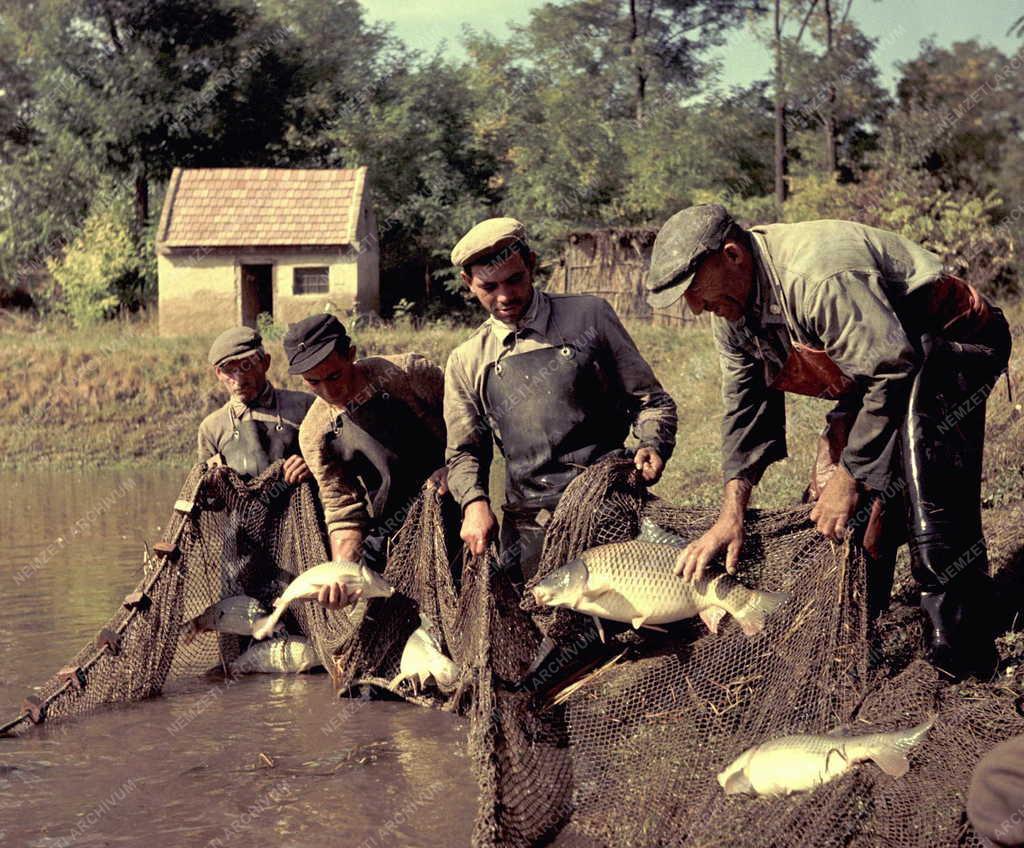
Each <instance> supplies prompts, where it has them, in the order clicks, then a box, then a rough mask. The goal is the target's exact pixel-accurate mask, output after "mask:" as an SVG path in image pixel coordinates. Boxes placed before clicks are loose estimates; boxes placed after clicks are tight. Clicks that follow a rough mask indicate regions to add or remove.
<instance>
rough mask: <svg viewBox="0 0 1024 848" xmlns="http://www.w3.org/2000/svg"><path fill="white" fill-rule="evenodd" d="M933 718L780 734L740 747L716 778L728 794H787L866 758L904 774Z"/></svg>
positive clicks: (897, 774)
mask: <svg viewBox="0 0 1024 848" xmlns="http://www.w3.org/2000/svg"><path fill="white" fill-rule="evenodd" d="M934 721H935V719H934V718H931V719H929V720H928V721H925V722H922V723H921V724H919V725H917V726H916V727H911V728H910V729H908V730H896V731H893V732H891V733H867V734H862V735H860V736H848V735H845V734H844V733H842V732H841V731H833V732H831V733H827V734H823V735H811V734H805V735H796V736H783V737H781V738H779V739H773V740H771V741H770V742H764V743H762V744H760V745H755V746H754V747H753V748H749V749H747V750H746V751H744V752H743V753H742V754H740V755H739V756H738V757H737V758H736V759H735V760H733V762H732V763H731V764H730V765H729V766H728V767H727V768H726V769H725V770H724V771H722V772H721V773H720V774H719V775H718V783H719V784H720V785H721V787H722V788H723V789H724V790H725V794H726V795H738V794H741V793H745V794H748V795H767V796H770V797H777V796H780V795H790V794H792V793H794V792H805V791H807V790H808V789H815V788H817V787H818V786H823V785H824V784H826V783H828V782H829V781H830V780H835V779H836V778H837V777H839V776H840V775H841V774H844V773H846V772H847V771H849V770H850V769H851V768H853V766H854V764H856V763H861V762H864V761H865V760H873V761H874V762H875V763H876V764H877V765H878V767H879V768H880V769H882V771H884V772H885V773H886V774H888V775H890V776H892V777H903V775H905V774H906V773H907V770H908V769H909V768H910V763H909V761H908V760H907V751H909V750H910V749H911V748H913V747H915V746H916V745H919V744H920V743H921V742H922V741H923V740H924V738H925V736H926V735H927V733H928V731H929V730H930V729H931V727H932V724H933V723H934Z"/></svg>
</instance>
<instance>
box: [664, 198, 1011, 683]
mask: <svg viewBox="0 0 1024 848" xmlns="http://www.w3.org/2000/svg"><path fill="white" fill-rule="evenodd" d="M647 288H648V290H649V291H650V295H649V297H648V302H649V303H650V304H651V305H652V306H653V307H655V308H664V307H667V306H670V305H671V304H672V303H674V302H675V301H676V300H678V298H679V297H684V298H685V299H686V303H687V305H688V306H689V307H690V309H691V310H692V311H693V312H694V314H697V315H699V314H700V313H701V312H704V311H708V312H712V313H714V315H715V317H714V319H713V322H712V323H713V328H714V335H715V340H716V344H717V347H718V350H719V358H720V362H721V368H722V375H723V377H722V380H723V382H722V397H723V401H724V406H725V413H724V417H723V421H722V467H723V472H724V478H725V496H724V501H723V505H722V509H721V514H720V515H719V518H718V520H717V521H716V523H715V524H714V525H713V526H712V527H711V529H710V530H709V531H708V532H707V533H705V534H704V535H703V536H701V537H700V538H699V539H697V540H696V541H694V542H693V543H691V544H690V545H689V546H688V548H687V549H686V550H685V552H684V555H683V557H682V561H681V563H680V566H679V572H680V573H682V575H683V576H684V578H686V579H691V578H694V577H698V578H699V577H700V576H701V574H702V573H703V571H704V569H705V567H706V566H707V564H708V562H709V561H710V560H711V559H712V558H713V557H715V556H716V555H717V554H719V553H720V552H721V551H722V550H723V549H724V550H725V552H726V556H725V560H726V568H727V570H728V571H730V572H733V571H735V568H736V564H737V560H738V558H739V554H740V549H741V547H742V544H743V538H744V536H743V521H744V515H745V510H746V507H747V503H748V501H749V499H750V493H751V490H752V489H753V487H754V486H756V485H757V483H758V482H759V481H760V479H761V476H762V474H763V473H764V471H765V469H766V468H767V466H768V465H770V464H771V463H773V462H775V461H777V460H779V459H782V458H784V457H785V456H786V421H785V407H784V402H783V393H784V392H795V393H798V394H805V395H811V396H815V397H820V398H825V399H829V400H836V401H838V403H837V406H836V407H835V408H834V409H833V411H832V412H831V413H830V414H829V416H828V418H827V420H828V424H827V427H826V430H825V444H824V448H825V449H824V451H822V455H821V456H820V458H819V463H818V465H817V467H816V473H815V479H814V480H812V486H811V487H810V489H811V496H812V497H813V496H815V495H816V502H815V504H814V507H813V509H812V511H811V514H810V517H811V520H812V521H814V522H815V525H816V527H817V529H818V531H819V532H821V533H822V534H824V535H825V536H827V537H829V538H831V539H841V538H843V537H844V536H845V534H846V531H847V530H854V529H858V528H859V530H860V531H861V532H863V534H864V535H863V542H864V547H865V549H866V550H867V551H868V553H869V554H871V557H870V559H869V589H870V591H869V595H870V596H871V597H870V598H869V606H870V608H871V612H872V614H873V615H874V614H877V612H878V611H880V609H881V608H883V607H884V606H886V605H887V604H888V600H889V594H890V592H891V588H892V569H893V565H894V562H895V551H896V547H897V544H898V543H899V541H900V538H899V536H898V535H897V534H896V533H894V532H893V531H892V527H893V524H894V522H893V520H892V516H893V515H896V517H897V522H896V523H898V524H900V525H902V526H901V527H900V528H899V529H901V530H902V532H905V533H907V534H909V542H910V556H911V568H912V571H913V574H914V577H915V579H916V580H917V582H918V584H919V585H920V589H921V601H920V605H921V609H922V611H923V613H924V619H925V636H926V650H927V652H928V655H929V657H930V659H931V661H932V662H933V663H934V664H935V665H936V666H937V667H939V668H940V669H942V670H944V671H946V672H947V673H949V674H950V675H951V676H953V677H957V678H959V677H962V676H965V675H967V674H969V673H972V672H982V671H985V670H987V669H990V668H991V666H992V664H993V663H994V660H995V653H994V646H993V638H992V637H993V632H992V615H993V614H992V600H991V583H990V581H989V578H988V576H987V570H988V560H987V557H986V553H985V541H984V537H983V535H982V530H981V502H980V485H981V484H980V479H981V460H982V445H983V438H984V428H985V400H986V398H987V397H988V394H989V393H990V392H991V390H992V386H993V384H994V383H995V381H996V379H997V378H998V377H999V375H1000V374H1001V373H1002V371H1004V370H1005V368H1006V364H1007V361H1008V359H1009V354H1010V333H1009V328H1008V326H1007V323H1006V320H1005V318H1004V317H1003V314H1002V312H1000V310H999V309H996V308H995V307H993V306H992V305H991V304H989V303H988V302H987V301H986V300H985V299H984V298H983V297H982V296H981V295H979V294H978V292H977V291H975V289H974V288H973V287H971V286H970V285H968V284H967V283H965V282H963V281H962V280H960V279H958V278H956V277H953V276H950V275H949V274H946V273H945V272H944V270H943V267H942V262H941V260H940V259H939V257H938V256H936V255H935V254H933V253H930V252H928V251H927V250H924V249H923V248H921V247H919V246H918V245H916V244H914V243H913V242H910V241H908V240H907V239H905V238H902V237H901V236H898V235H896V234H894V233H890V232H885V231H883V230H878V229H874V228H872V227H867V226H863V225H861V224H856V223H853V222H849V221H810V222H807V223H800V224H771V225H767V226H757V227H753V228H751V229H749V230H747V229H743V228H741V227H740V226H739V225H737V224H736V223H735V221H734V220H733V219H732V217H731V216H730V215H729V213H728V212H727V211H726V210H725V209H724V208H723V207H722V206H719V205H716V204H710V205H702V206H693V207H690V208H688V209H684V210H682V211H681V212H678V213H677V214H675V215H673V216H672V217H671V218H670V219H669V220H668V221H667V222H666V224H665V225H664V227H662V229H661V231H660V232H659V233H658V237H657V239H656V241H655V243H654V249H653V253H652V257H651V270H650V275H649V277H648V280H647ZM904 503H905V519H906V520H905V522H903V521H900V520H899V519H900V516H899V512H902V511H903V508H904ZM886 506H889V507H890V509H884V507H886ZM896 506H899V507H900V509H898V510H897V509H893V508H891V507H896ZM858 507H860V509H859V510H858ZM869 517H870V519H871V520H870V521H869V520H867V519H868V518H869ZM865 525H866V528H865Z"/></svg>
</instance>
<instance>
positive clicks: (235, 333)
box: [210, 327, 263, 366]
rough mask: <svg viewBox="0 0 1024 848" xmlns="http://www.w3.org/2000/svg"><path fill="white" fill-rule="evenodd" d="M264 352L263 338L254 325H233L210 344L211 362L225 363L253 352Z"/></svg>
mask: <svg viewBox="0 0 1024 848" xmlns="http://www.w3.org/2000/svg"><path fill="white" fill-rule="evenodd" d="M256 352H259V353H263V338H262V337H261V336H260V334H259V333H257V332H256V331H255V330H254V329H252V327H232V328H231V329H230V330H225V331H224V332H223V333H221V334H220V335H219V336H217V338H215V339H214V340H213V344H212V345H210V364H211V365H213V366H217V365H223V364H224V363H225V362H230V361H231V360H232V359H242V358H244V357H246V356H249V354H251V353H256Z"/></svg>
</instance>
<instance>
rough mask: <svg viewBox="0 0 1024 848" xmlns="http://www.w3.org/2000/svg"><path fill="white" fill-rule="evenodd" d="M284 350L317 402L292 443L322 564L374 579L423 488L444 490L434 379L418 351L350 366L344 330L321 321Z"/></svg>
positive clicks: (288, 338)
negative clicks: (315, 521) (322, 531)
mask: <svg viewBox="0 0 1024 848" xmlns="http://www.w3.org/2000/svg"><path fill="white" fill-rule="evenodd" d="M284 349H285V353H286V354H287V355H288V371H289V373H291V374H301V375H302V378H303V379H304V380H305V381H306V384H307V385H308V386H309V387H310V388H311V389H312V390H313V392H315V393H316V395H317V399H316V401H315V402H314V403H313V405H312V407H311V408H310V410H309V414H308V415H307V416H306V419H305V421H303V422H302V429H301V431H300V433H299V443H300V445H301V447H302V453H303V456H305V457H306V460H307V461H308V462H309V467H310V470H311V471H312V473H313V476H314V477H315V478H316V481H317V483H318V485H319V487H320V501H321V503H322V504H323V508H324V519H325V521H326V524H327V531H328V534H329V536H330V545H331V556H332V558H334V559H336V560H359V559H360V558H362V559H364V560H365V561H366V563H367V564H368V565H370V566H371V567H372V568H375V569H377V570H378V571H383V570H384V566H385V565H386V558H387V540H388V539H389V538H390V537H391V536H393V535H394V534H395V532H396V531H397V530H398V529H399V527H401V525H402V522H403V521H404V520H405V516H406V514H407V512H408V509H409V506H410V505H411V503H412V501H413V500H414V499H415V498H416V497H417V495H418V494H419V492H420V489H421V488H422V486H423V484H424V483H427V482H428V481H429V484H430V485H431V487H433V488H436V489H437V490H438V492H439V494H441V495H444V494H446V493H447V491H448V487H447V482H446V481H447V476H448V473H447V469H445V467H444V444H445V431H444V418H443V416H442V395H443V389H442V385H443V382H444V375H443V374H442V373H441V369H440V368H438V367H437V366H436V365H434V363H432V362H431V361H430V360H429V359H427V358H425V357H423V356H421V355H420V354H418V353H408V354H398V355H393V356H369V357H365V358H363V359H356V348H355V345H353V344H352V342H351V340H350V339H349V336H348V333H347V331H346V330H345V327H344V325H343V324H342V323H341V322H340V321H339V320H338V319H337V318H335V317H334V316H333V315H329V314H320V315H312V316H310V317H309V318H304V319H303V320H301V321H299V322H297V323H295V324H292V325H291V326H289V327H288V332H287V334H286V335H285V337H284ZM346 600H347V599H346V596H345V594H344V590H343V587H341V586H337V585H336V586H334V587H325V590H324V591H323V592H321V594H320V601H321V602H322V603H324V604H325V605H327V606H336V605H340V604H343V603H344V602H345V601H346Z"/></svg>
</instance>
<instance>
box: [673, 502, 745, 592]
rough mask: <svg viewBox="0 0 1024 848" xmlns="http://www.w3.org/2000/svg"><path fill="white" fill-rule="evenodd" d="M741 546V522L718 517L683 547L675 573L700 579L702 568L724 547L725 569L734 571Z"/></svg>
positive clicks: (692, 578)
mask: <svg viewBox="0 0 1024 848" xmlns="http://www.w3.org/2000/svg"><path fill="white" fill-rule="evenodd" d="M742 547H743V522H742V521H737V520H736V519H734V518H726V517H724V516H723V517H720V518H719V519H718V521H716V522H715V523H714V525H712V527H711V529H710V530H708V532H707V533H705V534H704V535H703V536H701V537H700V538H699V539H698V540H697V541H696V542H691V543H690V544H689V545H687V546H686V547H685V548H684V549H683V553H682V556H680V557H679V559H678V560H677V561H676V574H678V575H679V576H680V577H682V578H683V580H687V581H689V580H700V579H701V578H702V577H703V576H704V569H706V568H707V566H708V563H710V562H711V560H713V559H714V558H715V557H716V556H717V555H718V553H719V551H721V550H722V549H723V548H725V570H726V571H727V572H729V574H735V573H736V563H737V562H738V561H739V558H740V548H742Z"/></svg>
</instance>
